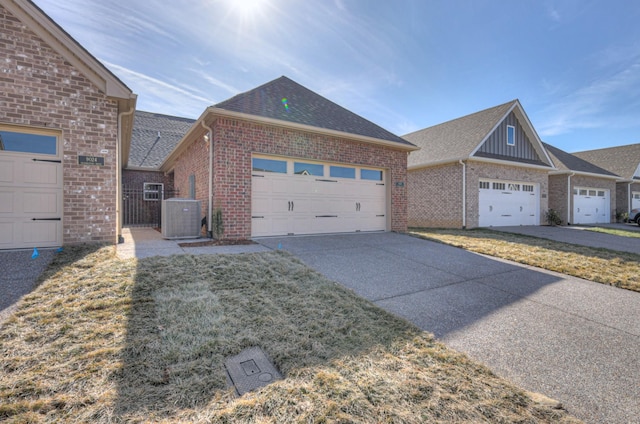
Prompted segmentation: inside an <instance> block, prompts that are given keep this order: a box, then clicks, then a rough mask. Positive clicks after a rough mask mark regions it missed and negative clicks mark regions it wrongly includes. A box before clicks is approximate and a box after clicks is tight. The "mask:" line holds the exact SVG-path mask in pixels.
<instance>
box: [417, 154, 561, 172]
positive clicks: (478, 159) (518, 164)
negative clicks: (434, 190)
mask: <svg viewBox="0 0 640 424" xmlns="http://www.w3.org/2000/svg"><path fill="white" fill-rule="evenodd" d="M461 160H464V161H473V162H485V163H493V164H496V165H504V166H514V167H517V168H532V169H541V170H545V171H547V172H553V171H557V168H556V167H554V166H550V165H535V164H531V163H524V162H509V161H505V160H502V159H492V158H483V157H476V156H474V157H463V158H455V159H443V160H438V161H433V162H429V163H424V164H419V165H409V166H407V170H408V171H414V170H416V169H422V168H430V167H432V166H437V165H446V164H448V163H460V161H461Z"/></svg>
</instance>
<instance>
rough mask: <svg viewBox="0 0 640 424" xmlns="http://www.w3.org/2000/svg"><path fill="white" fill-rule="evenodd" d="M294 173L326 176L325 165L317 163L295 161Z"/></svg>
mask: <svg viewBox="0 0 640 424" xmlns="http://www.w3.org/2000/svg"><path fill="white" fill-rule="evenodd" d="M293 173H294V174H296V175H317V176H319V177H322V176H324V165H320V164H317V163H305V162H294V164H293Z"/></svg>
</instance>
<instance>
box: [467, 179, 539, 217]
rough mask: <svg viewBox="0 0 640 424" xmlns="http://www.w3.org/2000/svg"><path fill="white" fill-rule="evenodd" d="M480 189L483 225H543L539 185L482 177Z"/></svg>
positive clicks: (479, 201)
mask: <svg viewBox="0 0 640 424" xmlns="http://www.w3.org/2000/svg"><path fill="white" fill-rule="evenodd" d="M479 190H480V192H479V196H478V203H479V224H478V225H479V226H480V227H504V226H510V225H540V219H539V210H540V207H539V205H540V203H539V190H538V185H537V184H534V183H526V182H515V181H502V180H480V183H479Z"/></svg>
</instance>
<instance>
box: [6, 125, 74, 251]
mask: <svg viewBox="0 0 640 424" xmlns="http://www.w3.org/2000/svg"><path fill="white" fill-rule="evenodd" d="M59 147H60V143H59V140H58V137H57V136H55V135H47V134H38V133H36V134H33V133H28V132H22V131H19V130H18V131H14V130H4V129H2V128H0V249H18V248H30V247H52V246H60V245H62V163H61V155H60V152H59V150H60V148H59Z"/></svg>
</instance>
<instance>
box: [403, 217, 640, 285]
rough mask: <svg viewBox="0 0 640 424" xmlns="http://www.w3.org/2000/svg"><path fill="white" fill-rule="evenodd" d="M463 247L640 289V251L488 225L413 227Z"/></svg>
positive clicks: (428, 236) (422, 234) (414, 231)
mask: <svg viewBox="0 0 640 424" xmlns="http://www.w3.org/2000/svg"><path fill="white" fill-rule="evenodd" d="M411 234H414V235H417V236H419V237H423V238H426V239H429V240H434V241H438V242H441V243H445V244H449V245H451V246H456V247H461V248H463V249H466V250H469V251H472V252H476V253H482V254H484V255H490V256H495V257H498V258H502V259H508V260H510V261H514V262H519V263H522V264H526V265H531V266H535V267H538V268H543V269H548V270H550V271H556V272H560V273H563V274H567V275H572V276H574V277H579V278H584V279H586V280H591V281H595V282H598V283H603V284H609V285H612V286H616V287H621V288H624V289H628V290H633V291H638V292H640V255H637V254H633V253H626V252H617V251H612V250H607V249H599V248H594V247H586V246H578V245H573V244H567V243H560V242H556V241H552V240H547V239H542V238H536V237H530V236H525V235H519V234H511V233H504V232H500V231H492V230H487V229H473V230H462V229H434V228H420V229H412V230H411Z"/></svg>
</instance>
